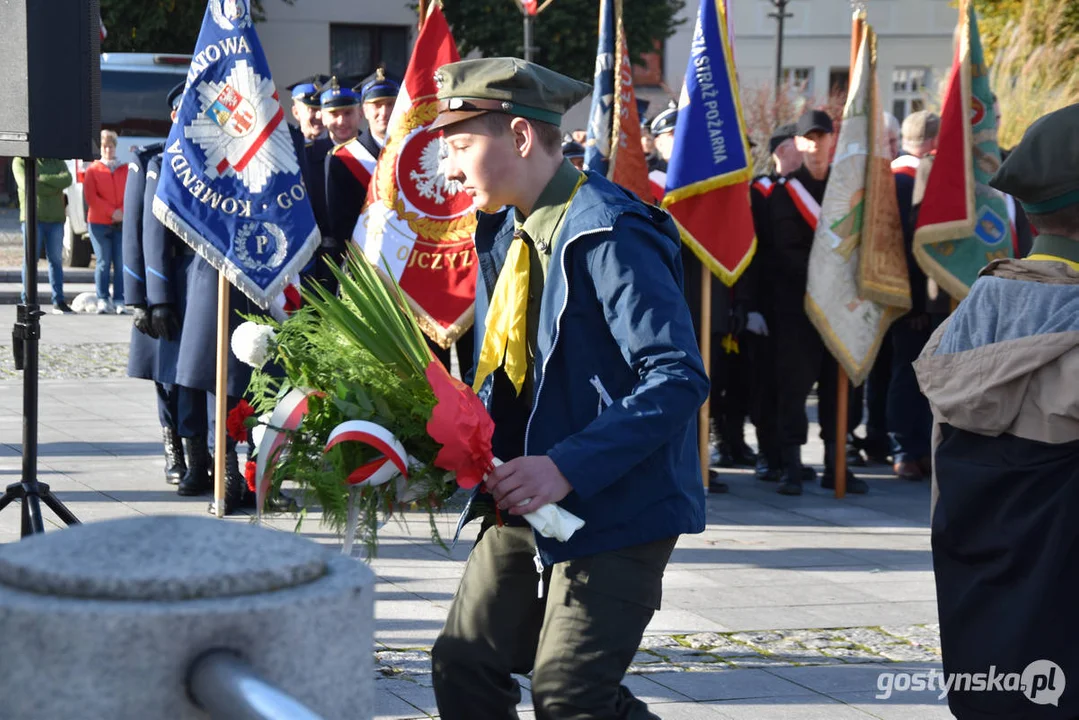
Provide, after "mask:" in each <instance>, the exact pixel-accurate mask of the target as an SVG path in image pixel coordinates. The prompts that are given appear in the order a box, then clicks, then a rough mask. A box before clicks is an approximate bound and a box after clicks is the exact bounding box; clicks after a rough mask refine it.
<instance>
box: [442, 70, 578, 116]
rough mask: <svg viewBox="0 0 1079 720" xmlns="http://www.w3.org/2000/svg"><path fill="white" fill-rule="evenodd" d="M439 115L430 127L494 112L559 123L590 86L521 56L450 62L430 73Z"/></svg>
mask: <svg viewBox="0 0 1079 720" xmlns="http://www.w3.org/2000/svg"><path fill="white" fill-rule="evenodd" d="M435 83H436V84H437V85H438V113H439V114H438V117H437V118H435V121H434V123H432V125H431V127H430V129H431V130H434V129H437V128H441V127H445V126H447V125H450V124H452V123H455V122H460V121H462V120H467V119H469V118H472V117H477V116H479V115H482V114H483V113H488V112H498V113H504V114H506V115H513V116H515V117H523V118H528V119H529V120H538V121H541V122H545V123H550V124H551V125H556V126H557V125H560V124H561V123H562V116H563V115H564V114H565V113H566V111H567V110H569V109H570V108H571V107H573V106H574V105H576V104H577V103H578V102H580V101H581V100H583V99H584V98H586V97H588V95H589V94H590V93H591V92H592V86H591V85H589V84H588V83H583V82H581V81H579V80H574V79H573V78H570V77H566V76H565V75H562V74H561V73H557V72H555V71H554V70H549V69H547V68H545V67H543V66H542V65H536V64H535V63H531V62H527V61H525V60H521V59H520V58H512V57H500V58H479V59H475V60H461V61H459V62H455V63H449V64H448V65H443V66H442V67H441V68H439V70H438V72H436V73H435Z"/></svg>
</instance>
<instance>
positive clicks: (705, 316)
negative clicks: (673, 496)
mask: <svg viewBox="0 0 1079 720" xmlns="http://www.w3.org/2000/svg"><path fill="white" fill-rule="evenodd" d="M683 252H685V248H683ZM701 360H702V361H703V362H704V372H705V373H706V374H708V376H709V377H708V380H709V381H711V379H712V377H711V372H712V370H711V368H712V271H711V270H709V269H708V266H707V265H705V264H704V263H703V262H702V263H701ZM710 398H711V393H709V395H708V397H706V398H705V399H704V404H703V405H701V412H700V419H699V420H698V427H697V433H698V435H697V442H698V444H699V446H700V451H701V476H702V477H703V478H704V491H705V492H706V493H707V492H708V474H709V473H708V469H709V460H711V459H712V448H711V447H710V446H709V444H708V416H709V413H710V410H711V408H710V404H711V403H710Z"/></svg>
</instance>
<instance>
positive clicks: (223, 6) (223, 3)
mask: <svg viewBox="0 0 1079 720" xmlns="http://www.w3.org/2000/svg"><path fill="white" fill-rule="evenodd" d="M248 9H249V8H248V7H247V3H246V2H244V0H210V15H211V16H212V17H213V19H214V22H215V23H217V26H218V27H219V28H221V29H222V30H226V31H227V30H237V29H240V28H245V27H247V26H249V25H250V24H251V14H250V13H249V12H248Z"/></svg>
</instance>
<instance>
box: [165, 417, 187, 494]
mask: <svg viewBox="0 0 1079 720" xmlns="http://www.w3.org/2000/svg"><path fill="white" fill-rule="evenodd" d="M161 439H162V440H164V441H165V482H167V483H168V484H169V485H177V484H179V482H180V479H181V478H183V476H184V474H185V473H186V472H187V463H185V462H184V445H183V442H182V441H181V440H180V436H179V434H177V432H176V430H174V429H173V428H170V427H163V428H161Z"/></svg>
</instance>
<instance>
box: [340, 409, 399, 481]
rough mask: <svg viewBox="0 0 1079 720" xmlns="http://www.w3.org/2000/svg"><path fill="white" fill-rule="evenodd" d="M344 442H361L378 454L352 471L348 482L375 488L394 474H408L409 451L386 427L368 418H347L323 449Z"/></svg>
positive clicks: (390, 478)
mask: <svg viewBox="0 0 1079 720" xmlns="http://www.w3.org/2000/svg"><path fill="white" fill-rule="evenodd" d="M343 442H361V443H364V444H365V445H370V446H371V447H373V448H374V449H375V450H377V451H378V452H380V453H381V455H380V456H379V457H377V458H375V459H374V460H372V461H371V462H368V463H365V464H363V465H361V466H360V467H358V468H356V469H355V470H353V471H352V473H351V474H349V476H348V484H349V485H353V486H362V485H368V486H370V487H375V486H378V485H382V484H383V483H387V482H389V481H390V480H392V479H393V478H394V477H395V476H397V475H403V476H404V477H406V478H407V477H408V454H407V453H406V452H405V446H404V445H402V444H401V443H400V442H399V441H398V440H397V438H395V437H394V436H393V433H391V432H390V431H389V430H387V429H386V428H384V427H382V426H381V425H378V424H376V423H373V422H368V421H367V420H349V421H347V422H343V423H341V424H340V425H338V426H337V427H335V428H334V429H333V432H331V433H330V437H329V439H328V440H327V441H326V447H325V448H324V449H323V452H329V451H330V450H331V449H332V448H334V447H336V446H337V445H339V444H340V443H343Z"/></svg>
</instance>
